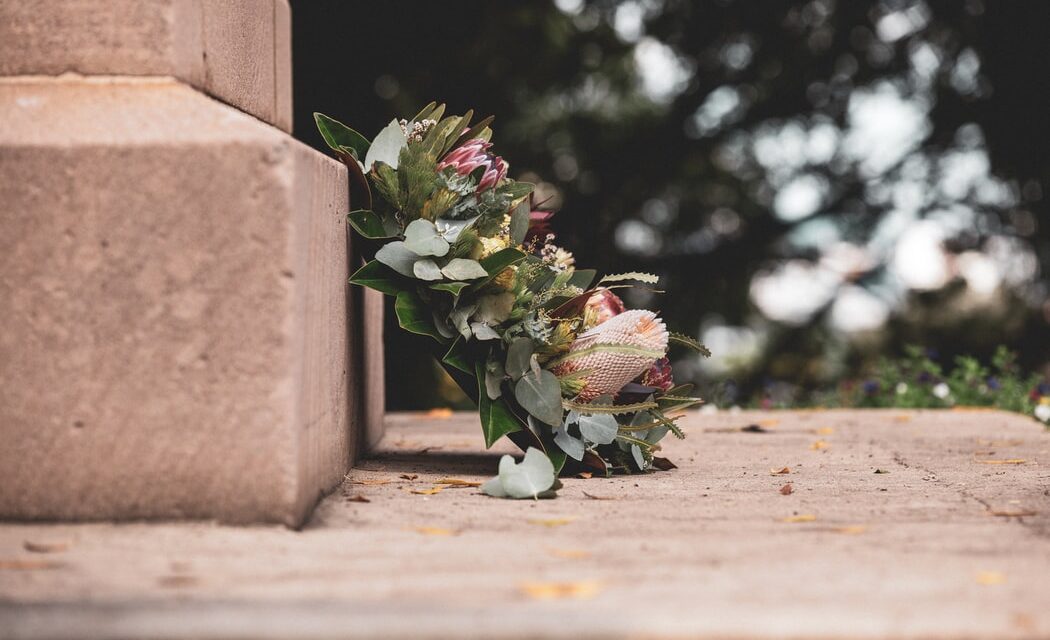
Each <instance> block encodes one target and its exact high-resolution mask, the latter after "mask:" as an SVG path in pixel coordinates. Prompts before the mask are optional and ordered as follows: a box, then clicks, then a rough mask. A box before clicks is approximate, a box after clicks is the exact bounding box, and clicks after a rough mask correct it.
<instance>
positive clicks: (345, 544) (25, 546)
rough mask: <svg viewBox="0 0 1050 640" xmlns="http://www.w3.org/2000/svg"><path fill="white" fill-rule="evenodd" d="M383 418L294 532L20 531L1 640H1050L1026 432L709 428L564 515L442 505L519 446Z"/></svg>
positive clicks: (731, 422) (448, 426) (693, 431)
mask: <svg viewBox="0 0 1050 640" xmlns="http://www.w3.org/2000/svg"><path fill="white" fill-rule="evenodd" d="M387 423H388V425H387V432H386V435H385V437H384V439H383V440H382V442H381V444H380V448H379V450H378V453H377V455H376V457H374V458H372V459H369V460H366V461H363V462H362V463H361V464H360V465H359V466H358V467H357V468H355V469H354V470H353V471H351V472H350V474H348V476H347V479H346V481H345V482H344V483H343V485H342V487H341V488H340V489H339V490H338V491H337V492H336V493H335V494H333V495H331V496H330V497H328V498H327V499H326V500H325V501H324V502H322V504H321V505H320V507H319V508H318V510H317V511H316V512H315V514H314V516H313V518H312V519H311V520H310V522H309V523H308V524H307V525H306V526H305V527H304V528H303V529H301V530H298V531H296V530H291V529H287V528H282V527H279V526H269V527H228V526H219V525H215V524H210V523H171V524H120V525H115V524H90V525H26V524H4V525H0V636H5V637H11V638H72V637H109V638H160V637H164V638H169V637H193V638H220V637H221V638H242V637H244V638H247V637H255V638H277V637H282V638H284V637H302V638H336V637H347V638H443V637H457V638H487V639H491V638H537V637H556V638H686V637H689V638H695V637H700V638H993V637H1001V638H1036V637H1048V636H1050V495H1048V494H1050V433H1048V432H1047V431H1046V430H1045V429H1044V428H1043V427H1042V426H1040V425H1039V424H1037V423H1035V422H1034V421H1032V420H1030V419H1027V418H1024V417H1021V416H1016V415H1011V414H1005V413H999V412H985V411H956V412H951V411H942V412H933V411H931V412H923V411H920V412H906V411H867V412H865V411H807V412H783V413H759V412H742V413H737V414H727V413H721V414H718V415H713V416H711V415H701V414H692V415H691V416H690V417H688V418H687V419H686V431H687V432H688V436H689V437H688V438H687V439H686V440H684V441H676V440H673V439H672V440H670V441H665V442H667V444H666V447H665V453H666V455H667V456H668V457H670V458H671V459H672V460H674V461H675V462H676V463H677V464H678V467H679V468H678V469H675V470H672V471H668V472H657V473H652V474H646V475H634V476H618V477H614V478H611V479H598V478H592V479H586V480H585V479H577V478H571V479H567V480H566V482H565V485H566V486H565V488H564V489H563V490H562V492H561V496H560V497H559V498H557V499H555V500H546V501H510V500H498V499H492V498H488V497H485V496H483V495H481V494H479V493H478V491H477V489H475V488H470V487H467V488H445V489H443V490H440V491H437V492H434V491H433V490H434V489H435V488H437V487H442V486H446V485H441V484H439V483H438V481H439V480H441V479H443V478H447V477H452V478H458V479H463V480H467V481H480V480H482V479H485V478H487V477H488V476H489V475H491V474H492V473H493V471H494V470H495V468H496V464H497V459H498V457H499V456H500V455H501V454H502V453H505V452H512V451H513V449H511V448H508V447H505V446H504V445H498V446H497V447H496V448H494V450H492V451H485V450H484V449H483V448H482V445H481V434H480V431H479V428H478V425H477V421H476V417H474V416H473V415H470V414H453V415H451V416H444V417H443V416H441V415H440V414H436V415H429V416H427V415H420V414H395V415H391V416H388V418H387ZM785 468H786V469H787V470H788V473H780V472H781V471H782V470H784V469H785ZM246 472H250V473H254V474H266V473H267V470H266V469H263V468H257V469H252V470H250V471H249V470H246ZM785 485H788V486H790V487H791V491H790V493H788V492H787V490H786V489H784V488H783V487H784V486H785ZM33 549H35V550H36V551H33Z"/></svg>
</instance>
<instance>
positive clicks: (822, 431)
mask: <svg viewBox="0 0 1050 640" xmlns="http://www.w3.org/2000/svg"><path fill="white" fill-rule="evenodd" d="M815 433H816V434H817V435H818V436H830V435H831V434H833V433H835V430H834V429H833V428H831V427H821V428H819V429H817V430H816V432H815Z"/></svg>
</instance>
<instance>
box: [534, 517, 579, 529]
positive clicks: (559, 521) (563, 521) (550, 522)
mask: <svg viewBox="0 0 1050 640" xmlns="http://www.w3.org/2000/svg"><path fill="white" fill-rule="evenodd" d="M572 521H573V518H546V519H543V518H534V519H532V520H529V521H528V522H529V524H536V525H540V526H541V527H550V528H554V527H563V526H565V525H567V524H569V523H570V522H572Z"/></svg>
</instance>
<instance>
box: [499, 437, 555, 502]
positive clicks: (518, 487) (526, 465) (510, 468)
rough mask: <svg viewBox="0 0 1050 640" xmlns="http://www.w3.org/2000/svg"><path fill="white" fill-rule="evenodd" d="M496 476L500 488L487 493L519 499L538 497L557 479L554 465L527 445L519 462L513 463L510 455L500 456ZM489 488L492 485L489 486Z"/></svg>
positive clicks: (540, 452)
mask: <svg viewBox="0 0 1050 640" xmlns="http://www.w3.org/2000/svg"><path fill="white" fill-rule="evenodd" d="M497 478H498V480H499V487H500V488H499V489H498V490H495V491H493V493H489V495H493V494H497V493H502V494H503V496H506V497H508V498H516V499H519V500H521V499H526V498H532V499H538V498H539V497H540V496H541V494H543V493H544V492H546V491H548V490H549V489H551V487H553V486H554V482H555V480H557V477H556V476H555V475H554V465H553V464H551V461H550V460H549V459H548V458H547V456H546V455H544V453H543V452H542V451H540V450H539V449H536V448H534V447H529V450H528V451H526V452H525V458H524V459H523V460H522V461H521V462H520V463H515V462H514V458H512V457H511V456H503V457H502V458H500V461H499V476H498V477H497ZM486 484H487V483H486ZM483 486H484V485H483ZM490 489H494V487H491V486H490ZM486 493H488V492H486ZM503 496H497V497H503Z"/></svg>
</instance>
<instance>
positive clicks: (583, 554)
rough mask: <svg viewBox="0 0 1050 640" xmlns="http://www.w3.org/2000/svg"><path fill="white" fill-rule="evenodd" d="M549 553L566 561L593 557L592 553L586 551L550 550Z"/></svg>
mask: <svg viewBox="0 0 1050 640" xmlns="http://www.w3.org/2000/svg"><path fill="white" fill-rule="evenodd" d="M548 551H550V554H551V555H552V556H554V557H556V558H564V559H566V560H583V559H585V558H590V557H591V552H590V551H587V550H584V549H549V550H548Z"/></svg>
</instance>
